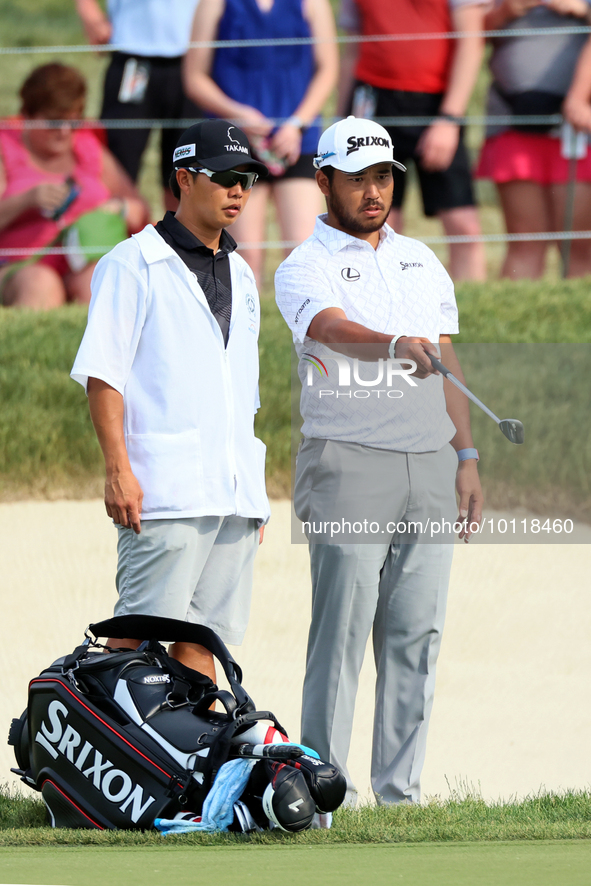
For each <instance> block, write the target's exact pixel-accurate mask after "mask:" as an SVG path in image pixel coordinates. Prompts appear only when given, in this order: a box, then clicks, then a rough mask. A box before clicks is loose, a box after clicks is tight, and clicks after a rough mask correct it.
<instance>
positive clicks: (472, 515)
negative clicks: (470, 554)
mask: <svg viewBox="0 0 591 886" xmlns="http://www.w3.org/2000/svg"><path fill="white" fill-rule="evenodd" d="M477 464H478V463H477V461H476V459H473V458H469V459H466V461H461V462H460V463H459V464H458V472H457V474H456V489H457V491H458V495H459V497H460V507H459V511H460V513H459V515H458V523H462V524H463V526H462V529H461V531H460V534H459V538H463V539H464V541H465V542H466V543H468V542H469V541H470V536H471V535H472V530H471V529H470V526H471V525H473V524H474V523H478V525H480V522H481V520H482V506H483V504H484V496H483V494H482V487H481V485H480V477H479V476H478V466H477Z"/></svg>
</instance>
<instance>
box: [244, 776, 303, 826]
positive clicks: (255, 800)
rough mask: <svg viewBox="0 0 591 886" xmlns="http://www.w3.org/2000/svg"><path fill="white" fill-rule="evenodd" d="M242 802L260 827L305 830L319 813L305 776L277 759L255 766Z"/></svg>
mask: <svg viewBox="0 0 591 886" xmlns="http://www.w3.org/2000/svg"><path fill="white" fill-rule="evenodd" d="M240 799H241V800H242V801H243V802H244V803H246V805H247V806H248V809H249V810H250V813H251V815H252V817H253V818H254V820H255V821H256V822H257V824H258V825H259V826H261V827H265V826H266V827H268V823H269V822H271V823H272V824H273V825H275V826H276V827H278V828H280V829H281V830H282V831H292V832H294V831H303V830H304V829H305V828H307V827H309V826H310V824H311V823H312V819H313V818H314V813H315V811H316V807H315V804H314V800H313V799H312V797H311V796H310V791H309V790H308V785H307V784H306V779H305V778H304V776H303V775H302V773H301V772H299V771H298V770H297V769H295V768H294V767H293V766H287V765H286V764H285V763H278V762H276V761H274V760H267V759H265V760H261V761H260V762H259V763H257V764H256V766H255V767H254V768H253V770H252V773H251V776H250V779H249V781H248V784H247V786H246V789H245V791H244V793H243V794H242V797H241V798H240Z"/></svg>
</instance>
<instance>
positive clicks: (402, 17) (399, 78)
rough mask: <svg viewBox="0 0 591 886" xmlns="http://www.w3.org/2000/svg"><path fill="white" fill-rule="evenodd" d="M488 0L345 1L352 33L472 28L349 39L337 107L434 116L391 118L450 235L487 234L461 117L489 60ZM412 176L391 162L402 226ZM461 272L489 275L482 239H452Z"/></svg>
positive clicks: (404, 156)
mask: <svg viewBox="0 0 591 886" xmlns="http://www.w3.org/2000/svg"><path fill="white" fill-rule="evenodd" d="M485 6H486V4H485V2H484V0H342V7H341V25H342V26H343V28H345V30H346V31H348V32H349V33H350V34H367V35H370V34H392V33H398V34H415V33H416V34H424V33H441V34H444V33H446V32H449V31H463V32H474V33H473V34H471V35H470V36H466V37H462V38H461V39H458V40H456V41H455V42H452V41H450V40H444V39H442V40H417V41H410V40H409V41H400V42H397V43H388V42H384V43H361V44H358V43H356V44H348V45H347V47H346V49H345V53H344V56H343V76H342V77H341V83H340V89H339V104H338V112H339V113H340V114H345V113H347V112H348V111H349V110H350V112H351V113H352V114H354V115H355V116H356V117H373V116H376V117H378V118H379V117H398V116H402V117H435V118H436V119H435V120H434V122H433V123H431V124H430V125H428V126H424V125H417V126H386V129H387V130H388V132H389V133H390V136H391V138H392V141H393V142H394V148H395V150H396V157H397V158H398V159H399V160H400V161H401V162H402V163H404V164H406V163H407V161H408V160H413V161H414V162H415V165H416V169H417V173H418V178H419V184H420V187H421V193H422V197H423V208H424V212H425V215H427V216H437V217H438V218H439V219H440V220H441V222H442V224H443V228H444V230H445V233H446V234H448V235H450V234H451V235H457V234H467V235H477V234H479V233H480V222H479V220H478V214H477V211H476V208H475V201H474V194H473V191H472V183H471V180H470V163H469V158H468V153H467V150H466V147H465V145H464V141H463V131H462V127H461V125H460V124H461V121H460V118H461V117H462V116H463V114H465V112H466V108H467V106H468V101H469V99H470V95H471V93H472V90H473V88H474V84H475V82H476V78H477V76H478V71H479V68H480V63H481V59H482V51H483V45H484V44H483V40H482V38H481V37H479V36H478V34H477V32H478V31H481V30H482V26H483V19H484V12H485ZM404 190H405V181H404V175H403V173H402V172H401V171H400V170H398V169H394V204H393V209H392V212H391V214H390V218H389V222H390V224H391V225H392V227H393V228H394V229H395V230H396V231H398V232H401V231H402V229H403V219H402V211H401V208H402V203H403V200H404ZM449 264H450V268H449V270H450V273H451V276H452V277H453V278H454V279H456V280H462V279H466V280H484V279H485V277H486V261H485V252H484V246H483V244H482V243H464V244H452V245H451V246H450V262H449Z"/></svg>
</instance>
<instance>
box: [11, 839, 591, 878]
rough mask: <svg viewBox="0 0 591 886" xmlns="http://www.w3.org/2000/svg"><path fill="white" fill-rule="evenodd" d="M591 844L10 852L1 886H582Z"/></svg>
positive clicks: (65, 849) (109, 849)
mask: <svg viewBox="0 0 591 886" xmlns="http://www.w3.org/2000/svg"><path fill="white" fill-rule="evenodd" d="M590 866H591V842H588V841H585V842H583V841H581V842H578V841H564V842H555V841H554V842H543V843H531V842H528V843H520V842H515V843H495V844H490V843H486V844H482V843H481V844H475V843H471V844H467V843H463V844H454V845H441V844H437V843H431V844H427V845H425V844H422V845H408V844H406V845H396V846H383V845H381V846H375V845H365V846H359V845H358V846H335V845H332V846H306V847H302V846H297V847H296V846H294V847H293V848H292V847H289V846H285V845H283V846H278V847H275V846H245V847H219V848H217V847H215V848H214V847H199V848H197V847H194V848H191V849H183V848H180V847H178V846H176V847H172V846H171V847H170V848H168V847H166V846H163V847H162V849H160V848H155V847H146V848H140V847H138V848H134V847H126V848H125V849H123V848H122V849H115V848H108V847H101V848H100V849H97V848H96V847H90V846H88V847H85V848H80V849H78V848H76V849H74V848H69V847H63V848H51V849H49V848H44V847H40V846H37V847H34V848H30V849H29V848H22V849H2V850H1V854H0V882H2V883H28V884H48V886H49V884H52V886H53V884H61V886H82V884H84V886H104V884H105V883H111V884H113V886H119V884H125V886H145V884H148V883H168V882H170V883H174V884H175V886H189V884H191V886H193V884H195V883H215V884H216V886H230V884H232V886H234V884H236V883H239V882H246V883H256V884H257V886H276V884H278V883H281V884H282V886H292V884H293V886H296V884H298V886H300V884H302V883H305V884H320V883H322V884H326V886H331V884H335V886H336V884H344V883H347V884H348V883H359V884H366V883H367V884H371V886H382V884H383V886H386V884H388V886H390V884H393V883H413V884H415V886H423V884H424V886H464V884H465V886H500V884H502V886H565V884H568V886H578V884H588V883H589V867H590Z"/></svg>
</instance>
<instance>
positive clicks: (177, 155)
mask: <svg viewBox="0 0 591 886" xmlns="http://www.w3.org/2000/svg"><path fill="white" fill-rule="evenodd" d="M194 156H195V145H181V146H180V148H176V150H175V152H174V154H173V155H172V162H173V163H174V162H176V161H177V160H182V158H183V157H194Z"/></svg>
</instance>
